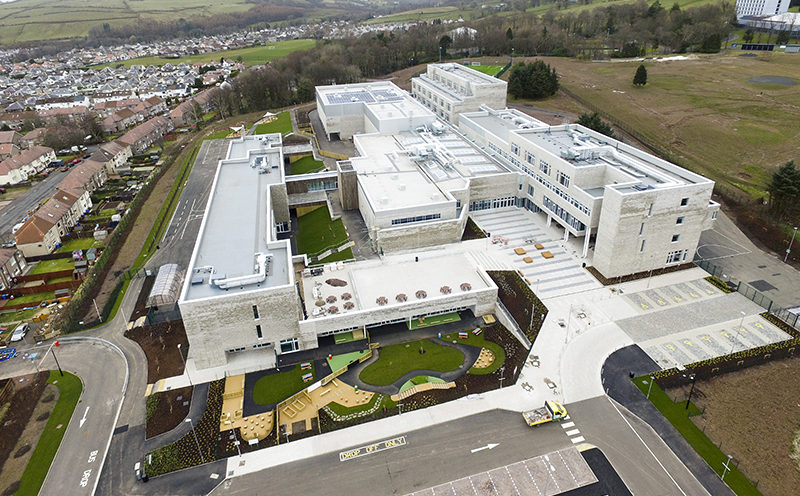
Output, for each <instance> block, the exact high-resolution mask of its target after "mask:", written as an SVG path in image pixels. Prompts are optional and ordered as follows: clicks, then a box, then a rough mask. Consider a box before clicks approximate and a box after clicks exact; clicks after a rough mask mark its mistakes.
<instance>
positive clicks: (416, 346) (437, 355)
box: [360, 339, 464, 386]
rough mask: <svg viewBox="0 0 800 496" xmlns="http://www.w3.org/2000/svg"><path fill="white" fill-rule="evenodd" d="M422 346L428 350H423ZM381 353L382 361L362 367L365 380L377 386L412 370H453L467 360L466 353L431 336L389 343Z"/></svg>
mask: <svg viewBox="0 0 800 496" xmlns="http://www.w3.org/2000/svg"><path fill="white" fill-rule="evenodd" d="M420 348H422V349H424V350H425V353H420V352H419V350H420ZM379 353H380V358H379V359H378V361H377V362H375V363H373V364H372V365H369V366H368V367H367V368H365V369H364V370H362V371H361V375H360V378H361V380H362V381H364V382H366V383H368V384H374V385H376V386H388V385H389V384H392V383H393V382H394V381H396V380H397V379H399V378H401V377H402V376H403V375H405V374H407V373H408V372H411V371H412V370H421V369H426V370H436V371H439V372H450V371H452V370H456V369H457V368H458V366H459V365H461V364H462V363H464V354H463V353H461V352H460V351H458V350H456V349H454V348H449V347H447V346H441V345H438V344H436V343H434V342H433V341H431V340H429V339H422V340H419V341H411V342H409V343H400V344H393V345H391V346H385V347H382V348H380V351H379Z"/></svg>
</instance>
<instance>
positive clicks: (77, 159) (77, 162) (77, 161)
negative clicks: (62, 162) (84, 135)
mask: <svg viewBox="0 0 800 496" xmlns="http://www.w3.org/2000/svg"><path fill="white" fill-rule="evenodd" d="M81 162H83V159H82V158H76V159H73V160H72V162H70V163H71V164H72V165H78V164H79V163H81Z"/></svg>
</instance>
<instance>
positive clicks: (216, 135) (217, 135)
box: [203, 129, 233, 141]
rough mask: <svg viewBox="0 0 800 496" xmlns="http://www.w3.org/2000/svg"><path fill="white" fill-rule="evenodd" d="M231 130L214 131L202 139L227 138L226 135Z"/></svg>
mask: <svg viewBox="0 0 800 496" xmlns="http://www.w3.org/2000/svg"><path fill="white" fill-rule="evenodd" d="M232 132H233V131H231V130H230V129H223V130H222V131H217V132H216V133H211V134H209V135H208V136H206V137H205V138H203V141H205V140H213V139H223V138H227V137H228V135H229V134H231V133H232Z"/></svg>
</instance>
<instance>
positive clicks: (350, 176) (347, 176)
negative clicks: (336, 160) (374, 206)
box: [336, 164, 358, 210]
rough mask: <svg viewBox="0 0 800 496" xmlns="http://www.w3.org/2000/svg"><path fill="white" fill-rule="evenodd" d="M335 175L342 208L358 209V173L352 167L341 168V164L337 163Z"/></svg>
mask: <svg viewBox="0 0 800 496" xmlns="http://www.w3.org/2000/svg"><path fill="white" fill-rule="evenodd" d="M336 169H337V175H338V178H339V202H340V203H341V204H342V208H343V209H344V210H358V175H357V174H356V171H355V169H353V168H352V167H350V168H349V170H342V166H341V165H340V164H337V166H336Z"/></svg>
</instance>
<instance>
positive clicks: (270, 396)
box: [253, 362, 316, 405]
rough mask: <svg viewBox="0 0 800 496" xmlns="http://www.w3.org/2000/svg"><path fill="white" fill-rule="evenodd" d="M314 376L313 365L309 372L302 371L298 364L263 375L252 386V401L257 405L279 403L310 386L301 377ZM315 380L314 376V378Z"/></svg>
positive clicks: (312, 364)
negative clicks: (281, 370) (305, 375)
mask: <svg viewBox="0 0 800 496" xmlns="http://www.w3.org/2000/svg"><path fill="white" fill-rule="evenodd" d="M309 372H310V373H311V374H314V363H313V362H312V363H311V370H302V369H301V368H300V364H299V363H298V364H297V365H295V366H294V368H292V369H289V370H284V371H283V372H278V373H276V374H270V375H265V376H264V377H262V378H261V379H259V380H257V381H256V383H255V385H254V386H253V401H254V402H255V403H256V404H258V405H272V404H275V403H280V402H281V401H283V400H285V399H286V398H288V397H289V396H291V395H293V394H295V393H297V392H299V391H302V390H303V389H304V388H306V387H307V386H310V385H311V383H312V382H313V380H312V381H309V382H303V375H304V374H307V373H309ZM314 377H315V378H316V376H314Z"/></svg>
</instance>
